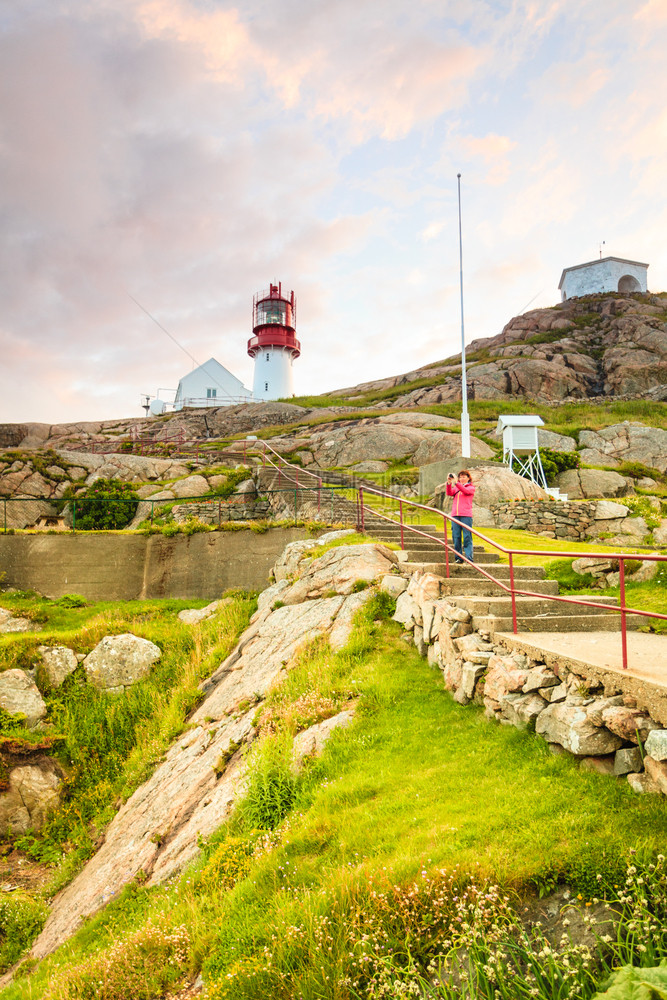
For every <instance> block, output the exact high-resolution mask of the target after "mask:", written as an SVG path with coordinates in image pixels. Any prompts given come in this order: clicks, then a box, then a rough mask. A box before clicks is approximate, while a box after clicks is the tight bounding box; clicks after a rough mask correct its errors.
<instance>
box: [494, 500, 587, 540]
mask: <svg viewBox="0 0 667 1000" xmlns="http://www.w3.org/2000/svg"><path fill="white" fill-rule="evenodd" d="M594 507H595V505H594V504H591V503H587V502H586V501H585V500H579V501H577V500H552V501H549V500H523V501H522V500H514V501H512V502H510V503H498V504H494V505H493V507H492V508H491V512H492V514H493V519H494V521H495V523H496V525H497V526H498V527H499V528H523V529H524V530H525V531H532V532H533V533H534V534H536V535H544V536H545V537H547V538H572V539H576V540H579V539H583V538H585V537H586V533H587V531H588V529H589V528H590V527H591V525H592V524H593V521H594V520H595V510H594Z"/></svg>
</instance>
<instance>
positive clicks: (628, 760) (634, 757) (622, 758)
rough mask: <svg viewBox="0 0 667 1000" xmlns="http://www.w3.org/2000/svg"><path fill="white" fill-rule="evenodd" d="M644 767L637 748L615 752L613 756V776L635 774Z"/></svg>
mask: <svg viewBox="0 0 667 1000" xmlns="http://www.w3.org/2000/svg"><path fill="white" fill-rule="evenodd" d="M643 767H644V763H643V761H642V755H641V752H640V750H639V747H631V748H630V749H627V750H617V751H616V753H615V754H614V774H619V775H620V774H635V773H637V774H638V773H639V772H640V771H641V770H642V769H643Z"/></svg>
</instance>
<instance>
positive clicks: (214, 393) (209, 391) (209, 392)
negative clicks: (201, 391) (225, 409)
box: [206, 389, 218, 399]
mask: <svg viewBox="0 0 667 1000" xmlns="http://www.w3.org/2000/svg"><path fill="white" fill-rule="evenodd" d="M217 395H218V390H217V389H207V390H206V398H207V399H215V397H216V396H217Z"/></svg>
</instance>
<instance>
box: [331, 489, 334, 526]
mask: <svg viewBox="0 0 667 1000" xmlns="http://www.w3.org/2000/svg"><path fill="white" fill-rule="evenodd" d="M333 519H334V499H333V486H332V487H331V523H332V524H333Z"/></svg>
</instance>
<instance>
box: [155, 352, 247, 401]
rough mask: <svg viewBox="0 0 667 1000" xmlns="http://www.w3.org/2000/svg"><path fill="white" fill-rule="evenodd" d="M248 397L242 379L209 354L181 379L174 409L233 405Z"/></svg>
mask: <svg viewBox="0 0 667 1000" xmlns="http://www.w3.org/2000/svg"><path fill="white" fill-rule="evenodd" d="M251 401H252V393H251V392H250V390H249V389H246V387H245V386H244V384H243V382H241V381H240V380H239V379H237V378H236V376H235V375H232V373H231V372H229V371H227V369H226V368H225V367H224V365H221V364H220V362H219V361H216V360H215V358H209V359H208V361H206V362H205V363H204V364H203V365H199V367H198V368H194V369H193V370H192V371H191V372H189V374H187V375H184V376H183V378H182V379H181V380H180V382H179V383H178V389H177V390H176V397H175V399H174V409H175V410H182V409H183V407H184V406H234V405H235V404H236V403H248V402H251Z"/></svg>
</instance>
